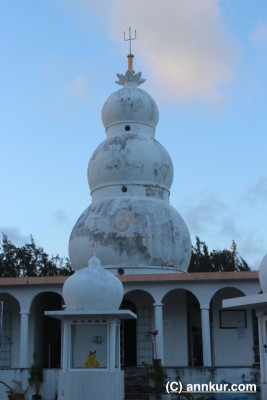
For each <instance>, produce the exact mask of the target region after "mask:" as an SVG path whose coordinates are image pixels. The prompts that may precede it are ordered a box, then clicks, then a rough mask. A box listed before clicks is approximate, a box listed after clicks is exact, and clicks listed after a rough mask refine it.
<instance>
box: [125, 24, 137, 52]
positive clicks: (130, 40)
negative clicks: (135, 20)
mask: <svg viewBox="0 0 267 400" xmlns="http://www.w3.org/2000/svg"><path fill="white" fill-rule="evenodd" d="M135 39H136V29H135V30H134V37H132V33H131V28H129V38H128V39H126V38H125V31H124V40H125V42H128V41H129V42H130V54H132V40H135Z"/></svg>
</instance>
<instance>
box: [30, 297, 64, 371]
mask: <svg viewBox="0 0 267 400" xmlns="http://www.w3.org/2000/svg"><path fill="white" fill-rule="evenodd" d="M62 304H63V299H62V297H61V296H60V295H59V294H58V293H55V292H43V293H40V294H38V295H37V296H36V297H35V298H34V299H33V302H32V307H31V313H32V314H33V315H34V352H36V353H37V358H38V361H39V362H40V363H42V365H43V367H44V368H59V367H60V358H61V321H60V320H57V319H55V318H51V317H47V316H45V315H44V312H45V311H53V310H61V309H62Z"/></svg>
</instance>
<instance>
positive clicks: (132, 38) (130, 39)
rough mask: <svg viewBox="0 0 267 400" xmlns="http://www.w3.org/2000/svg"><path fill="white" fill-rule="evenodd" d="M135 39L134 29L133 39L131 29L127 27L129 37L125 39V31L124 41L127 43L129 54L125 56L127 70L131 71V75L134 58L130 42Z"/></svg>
mask: <svg viewBox="0 0 267 400" xmlns="http://www.w3.org/2000/svg"><path fill="white" fill-rule="evenodd" d="M135 39H136V29H135V30H134V37H132V32H131V28H130V27H129V37H128V39H126V36H125V31H124V40H125V42H129V50H130V52H129V54H128V55H127V57H128V69H129V70H130V71H132V73H133V74H134V73H135V71H134V69H133V58H134V55H133V54H132V40H135Z"/></svg>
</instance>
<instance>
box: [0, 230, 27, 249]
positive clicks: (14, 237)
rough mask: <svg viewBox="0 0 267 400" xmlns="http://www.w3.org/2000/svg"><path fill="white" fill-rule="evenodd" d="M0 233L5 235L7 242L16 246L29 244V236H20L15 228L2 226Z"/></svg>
mask: <svg viewBox="0 0 267 400" xmlns="http://www.w3.org/2000/svg"><path fill="white" fill-rule="evenodd" d="M0 232H1V233H4V234H5V235H7V238H8V240H10V242H12V243H13V244H15V245H16V246H23V245H24V244H25V243H30V241H31V236H30V235H22V234H21V233H20V230H19V229H18V228H15V227H8V226H2V227H0Z"/></svg>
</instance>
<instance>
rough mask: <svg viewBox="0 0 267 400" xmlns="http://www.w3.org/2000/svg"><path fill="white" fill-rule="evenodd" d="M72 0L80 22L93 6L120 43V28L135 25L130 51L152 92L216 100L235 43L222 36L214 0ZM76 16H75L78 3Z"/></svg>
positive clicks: (177, 97)
mask: <svg viewBox="0 0 267 400" xmlns="http://www.w3.org/2000/svg"><path fill="white" fill-rule="evenodd" d="M77 4H79V6H80V9H81V10H82V13H83V17H81V18H80V20H81V21H83V23H84V14H86V13H87V15H88V19H89V15H90V13H92V12H94V11H95V10H98V16H99V18H100V19H101V21H104V25H105V27H106V29H107V31H108V33H109V35H111V37H113V39H115V40H116V41H118V42H120V43H121V46H124V44H123V31H125V30H126V31H127V30H128V26H131V27H132V28H133V29H136V30H137V40H138V42H137V43H136V42H135V43H134V44H133V53H135V54H136V57H141V58H142V60H143V62H144V63H145V64H146V65H147V66H148V68H149V69H150V76H149V81H150V82H151V83H152V84H153V86H154V89H155V91H158V93H157V95H161V96H164V97H165V98H168V99H172V100H176V101H183V102H184V101H196V100H208V101H214V100H216V101H219V100H221V98H222V94H221V88H222V86H223V85H225V84H227V83H229V82H230V81H231V80H232V78H233V75H234V73H233V70H234V64H235V63H236V61H237V59H238V54H239V46H238V45H237V43H235V42H234V41H233V40H231V39H230V38H229V37H228V36H227V32H226V29H225V27H224V26H223V22H222V16H221V11H220V7H219V1H218V0H205V1H196V0H186V1H184V0H165V1H162V0H146V1H141V0H136V1H134V2H127V3H125V0H114V1H112V2H107V1H106V0H99V1H98V2H92V1H90V0H79V1H78V2H77ZM77 4H76V5H77ZM89 5H91V6H90V7H89ZM68 10H69V11H70V10H71V9H70V8H68ZM73 13H74V11H73ZM75 16H76V20H77V8H76V11H75ZM125 46H126V45H125ZM125 48H127V51H128V46H127V47H125ZM136 64H137V62H136ZM119 72H120V71H119Z"/></svg>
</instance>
